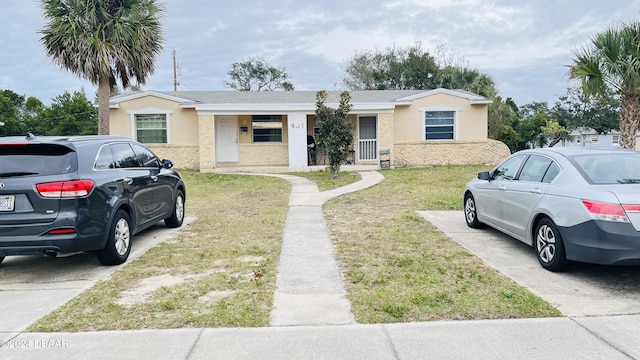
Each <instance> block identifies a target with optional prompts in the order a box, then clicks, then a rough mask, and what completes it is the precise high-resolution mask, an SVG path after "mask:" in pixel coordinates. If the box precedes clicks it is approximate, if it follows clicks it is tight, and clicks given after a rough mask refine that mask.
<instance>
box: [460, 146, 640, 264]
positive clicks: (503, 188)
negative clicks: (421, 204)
mask: <svg viewBox="0 0 640 360" xmlns="http://www.w3.org/2000/svg"><path fill="white" fill-rule="evenodd" d="M463 207H464V216H465V219H466V222H467V225H468V226H470V227H472V228H479V227H482V225H485V224H486V225H489V226H491V227H493V228H495V229H497V230H499V231H501V232H503V233H505V234H507V235H510V236H512V237H514V238H516V239H518V240H520V241H522V242H524V243H526V244H528V245H531V246H532V247H533V248H534V249H535V253H536V255H537V258H538V261H539V262H540V264H541V265H542V267H544V268H545V269H547V270H550V271H563V270H565V269H567V268H568V266H569V265H570V262H571V261H579V262H588V263H595V264H607V265H639V264H640V152H636V151H632V150H623V149H608V150H607V149H594V148H543V149H532V150H523V151H520V152H517V153H514V154H513V155H511V156H509V157H508V158H507V159H506V160H504V161H503V162H502V163H501V164H500V165H498V166H497V167H495V168H494V169H493V170H491V171H489V172H480V173H478V176H477V179H475V180H472V181H470V182H469V183H467V186H466V189H465V191H464V202H463Z"/></svg>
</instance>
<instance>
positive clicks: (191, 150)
mask: <svg viewBox="0 0 640 360" xmlns="http://www.w3.org/2000/svg"><path fill="white" fill-rule="evenodd" d="M148 148H149V149H150V150H151V151H153V152H154V153H155V154H156V155H157V156H158V157H159V158H160V159H169V160H171V161H172V162H173V166H175V167H176V168H178V169H198V168H199V167H200V152H199V151H198V146H197V145H183V146H181V145H149V146H148Z"/></svg>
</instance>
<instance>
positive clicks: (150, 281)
mask: <svg viewBox="0 0 640 360" xmlns="http://www.w3.org/2000/svg"><path fill="white" fill-rule="evenodd" d="M486 168H487V167H483V166H435V167H428V168H420V169H396V170H388V171H382V172H381V173H382V174H383V175H384V176H385V180H383V182H382V183H380V184H378V185H376V186H374V187H372V188H370V189H366V190H363V191H359V192H356V193H351V194H347V195H344V196H341V197H339V198H336V199H333V200H331V201H329V202H328V203H327V204H325V206H324V212H325V216H326V218H327V223H328V225H329V228H330V231H331V233H332V237H333V240H334V244H335V246H336V249H337V253H338V258H339V262H340V266H341V269H342V271H343V275H344V281H345V285H346V288H347V292H348V298H349V300H350V301H351V303H352V311H353V313H354V315H355V317H356V320H357V321H358V322H360V323H378V322H403V321H423V320H444V319H495V318H523V317H544V316H559V315H560V313H559V312H558V311H557V310H556V309H554V308H553V307H552V306H551V305H549V304H548V303H546V302H545V301H543V300H541V299H540V298H538V297H536V296H535V295H533V294H532V293H530V292H528V291H527V290H526V289H524V288H522V287H520V286H518V285H517V284H515V283H514V282H513V281H511V280H510V279H508V278H506V277H504V276H502V275H501V274H500V273H498V272H497V271H495V270H494V269H492V268H490V267H488V266H487V265H485V264H484V263H483V262H482V261H480V260H479V259H477V258H476V257H474V256H473V255H471V254H469V253H468V252H467V251H466V250H464V249H463V248H462V247H460V246H459V245H458V244H457V243H455V242H453V241H451V240H449V239H448V238H446V237H445V236H444V235H443V234H442V233H440V232H439V231H438V230H436V229H435V228H434V227H433V226H431V225H430V224H429V223H428V222H427V221H425V220H424V219H422V218H421V217H420V216H418V215H417V214H416V211H417V210H429V209H448V210H460V209H461V208H462V200H461V194H462V189H463V187H464V183H465V182H466V181H467V180H469V179H471V178H472V177H473V176H475V174H476V172H477V171H479V170H484V169H486ZM183 175H184V177H185V181H186V183H187V216H196V217H197V220H196V221H195V222H193V223H191V224H190V225H189V226H188V227H185V228H184V231H181V233H180V235H179V236H178V237H177V238H176V239H173V240H172V241H169V242H166V243H163V244H161V245H159V246H157V247H155V248H153V249H151V250H149V251H148V252H147V253H146V254H144V255H143V256H142V257H141V258H139V259H136V260H133V261H130V262H129V263H128V264H127V265H126V266H124V267H123V268H122V269H121V270H119V271H117V272H116V273H115V274H114V275H113V276H112V277H111V278H110V279H109V280H106V281H102V282H100V283H98V284H97V285H96V286H94V287H93V288H91V289H90V290H87V291H85V292H84V293H83V294H81V295H80V296H78V297H76V298H75V299H73V300H72V301H70V302H69V303H67V304H66V305H65V306H63V307H61V308H60V309H58V310H56V311H55V312H53V313H52V314H50V315H48V316H46V317H44V318H43V319H41V320H40V321H38V322H37V323H35V324H34V325H33V326H31V327H30V328H29V330H30V331H93V330H119V329H162V328H183V327H256V326H269V320H270V312H271V307H272V303H273V293H274V289H275V280H276V270H277V264H278V260H279V256H280V245H281V241H282V233H283V229H284V223H285V219H286V216H287V210H288V200H289V196H290V190H291V186H290V184H289V183H288V182H287V181H285V180H282V179H278V178H274V177H262V176H247V175H219V174H200V173H196V172H193V171H183ZM296 175H298V176H307V177H309V178H311V179H312V180H314V181H316V182H317V183H318V184H319V187H320V189H321V190H326V189H330V188H334V187H338V186H343V185H345V184H348V183H350V182H353V181H358V180H359V179H360V176H359V175H358V174H355V173H341V174H340V176H339V177H338V179H337V180H333V179H332V178H331V174H330V173H326V172H325V173H299V174H296Z"/></svg>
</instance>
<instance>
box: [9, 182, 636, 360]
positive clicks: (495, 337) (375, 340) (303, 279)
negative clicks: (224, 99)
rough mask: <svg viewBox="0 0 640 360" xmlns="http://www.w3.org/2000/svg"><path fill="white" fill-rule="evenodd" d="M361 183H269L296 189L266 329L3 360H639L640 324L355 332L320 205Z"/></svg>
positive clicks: (70, 341)
mask: <svg viewBox="0 0 640 360" xmlns="http://www.w3.org/2000/svg"><path fill="white" fill-rule="evenodd" d="M361 175H362V178H363V180H362V181H360V182H358V183H355V184H351V185H349V186H346V187H343V188H339V189H335V190H332V191H326V192H322V193H320V192H318V189H317V187H316V186H315V184H313V183H312V182H310V181H307V180H305V179H302V178H299V177H294V176H288V175H270V176H279V177H283V178H285V179H287V180H288V181H290V182H291V183H292V185H293V189H292V194H291V198H290V201H289V214H288V217H287V221H286V224H285V230H284V236H283V248H282V253H281V258H280V263H279V266H278V276H277V279H276V293H275V298H274V309H273V312H272V325H273V326H272V327H268V328H221V329H208V328H207V329H175V330H139V331H99V332H84V333H20V334H16V336H15V337H13V338H11V339H10V340H7V341H4V342H2V343H0V359H3V360H5V359H27V360H28V359H52V360H56V359H89V358H90V359H159V360H162V359H171V360H174V359H187V360H197V359H402V360H404V359H425V358H430V359H521V358H522V359H545V360H549V359H607V360H611V359H640V336H638V334H639V333H640V315H627V316H606V317H563V318H548V319H514V320H485V321H438V322H424V323H405V324H376V325H357V324H355V323H354V320H353V315H352V314H351V312H350V305H349V302H348V301H347V300H346V298H345V297H344V295H345V292H344V288H343V285H342V279H341V278H340V272H339V270H338V266H337V263H336V260H335V253H334V249H333V245H332V244H331V239H330V236H329V234H328V229H327V227H326V223H325V221H324V216H323V214H322V204H324V202H326V201H327V200H329V199H331V198H333V197H335V196H339V195H341V194H345V193H348V192H351V191H357V190H362V189H365V188H367V187H369V186H373V185H375V184H377V183H378V182H380V181H381V180H382V175H380V174H379V173H377V172H362V173H361ZM0 321H2V320H0ZM0 335H7V334H0ZM0 338H3V337H2V336H0ZM4 338H7V337H6V336H4Z"/></svg>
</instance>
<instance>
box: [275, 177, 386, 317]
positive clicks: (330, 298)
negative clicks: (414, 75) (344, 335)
mask: <svg viewBox="0 0 640 360" xmlns="http://www.w3.org/2000/svg"><path fill="white" fill-rule="evenodd" d="M360 175H361V176H362V180H360V181H358V182H356V183H353V184H350V185H347V186H344V187H341V188H338V189H334V190H330V191H324V192H319V191H318V187H317V186H316V184H315V183H313V182H312V181H310V180H307V179H305V178H301V177H296V176H289V175H275V176H278V177H281V178H284V179H286V180H288V181H289V182H290V183H291V184H292V185H293V186H292V191H291V198H290V200H289V213H288V215H287V221H286V223H285V227H284V237H283V241H282V252H281V254H280V262H279V264H278V275H277V279H276V291H275V295H274V308H273V311H272V312H271V325H272V326H294V325H296V326H300V325H344V324H355V320H354V318H353V315H352V314H351V305H350V303H349V301H348V300H347V299H346V298H345V294H346V292H345V290H344V287H343V283H342V277H341V274H340V269H339V268H338V263H337V262H336V256H335V250H334V247H333V244H332V242H331V237H330V235H329V229H328V228H327V225H326V223H325V220H324V215H323V212H322V205H323V204H324V203H325V202H326V201H327V200H329V199H332V198H334V197H336V196H339V195H342V194H346V193H349V192H353V191H358V190H362V189H366V188H368V187H370V186H373V185H375V184H377V183H379V182H380V181H382V179H383V178H384V177H383V176H382V175H381V174H380V173H378V172H361V173H360Z"/></svg>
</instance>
